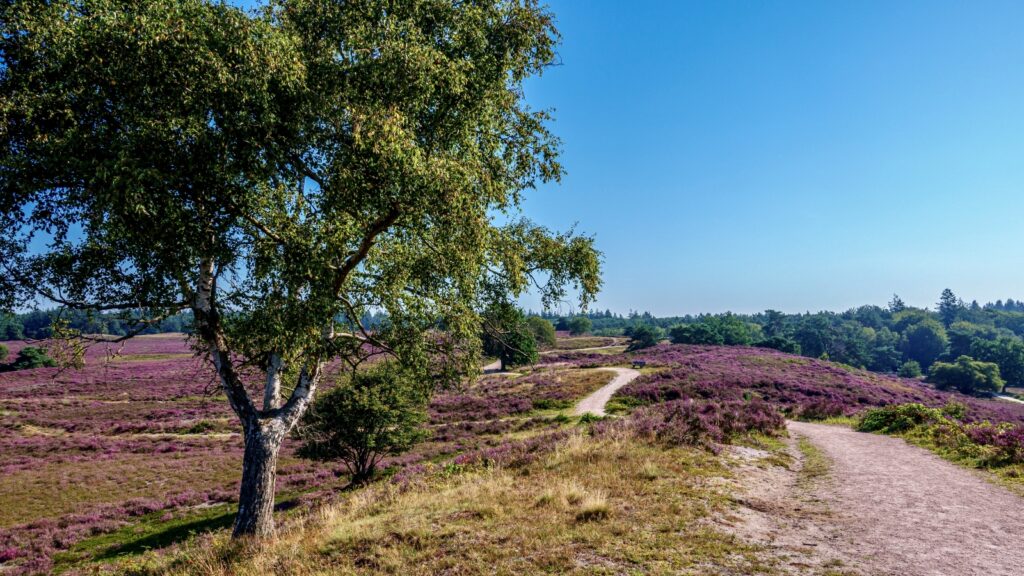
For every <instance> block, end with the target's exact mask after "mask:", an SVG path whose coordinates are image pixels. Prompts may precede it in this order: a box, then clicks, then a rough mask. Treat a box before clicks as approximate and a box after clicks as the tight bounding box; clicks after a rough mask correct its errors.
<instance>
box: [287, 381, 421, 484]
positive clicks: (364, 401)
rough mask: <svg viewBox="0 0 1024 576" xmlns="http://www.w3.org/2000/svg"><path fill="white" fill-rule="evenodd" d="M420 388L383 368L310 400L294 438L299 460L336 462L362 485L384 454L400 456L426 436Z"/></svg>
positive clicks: (371, 474)
mask: <svg viewBox="0 0 1024 576" xmlns="http://www.w3.org/2000/svg"><path fill="white" fill-rule="evenodd" d="M425 405H426V395H425V394H424V391H423V390H422V387H420V386H418V385H417V383H415V382H414V381H413V380H412V378H411V377H410V376H409V375H408V374H406V373H404V372H402V371H401V370H400V369H398V368H397V367H395V366H392V365H390V364H384V365H382V366H379V367H377V368H374V369H373V370H370V371H367V372H360V373H356V374H354V375H352V377H351V378H350V379H349V380H348V382H344V383H342V384H340V385H339V386H338V387H336V388H334V389H332V390H330V391H328V392H327V393H326V394H323V395H322V396H320V397H319V398H318V399H317V400H315V401H314V402H313V404H312V405H311V406H310V409H309V410H308V411H307V412H306V414H305V416H304V417H303V419H302V422H301V424H300V426H298V427H297V428H296V431H295V435H296V436H297V437H298V438H299V439H300V440H301V441H302V445H301V446H300V447H299V449H298V454H299V456H302V457H304V458H310V459H313V460H328V461H329V460H340V461H341V462H343V463H344V464H345V466H346V468H348V471H349V472H350V473H351V474H352V481H353V482H355V483H362V482H365V481H367V480H369V479H370V478H372V477H373V474H374V472H375V471H376V467H377V463H378V462H380V460H381V459H382V458H383V457H385V456H391V455H396V454H401V453H402V452H405V451H406V450H408V449H409V448H411V447H412V446H413V445H414V444H415V443H416V442H418V441H420V440H422V439H423V438H425V437H426V436H427V435H428V432H427V431H425V430H424V429H423V428H422V424H423V422H424V421H426V419H427V414H426V408H425Z"/></svg>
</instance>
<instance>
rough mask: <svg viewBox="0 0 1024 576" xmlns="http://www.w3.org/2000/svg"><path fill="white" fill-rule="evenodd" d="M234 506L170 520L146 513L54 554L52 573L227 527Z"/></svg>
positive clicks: (197, 512)
mask: <svg viewBox="0 0 1024 576" xmlns="http://www.w3.org/2000/svg"><path fill="white" fill-rule="evenodd" d="M237 509H238V507H237V506H236V505H235V504H217V505H214V506H209V507H203V508H199V509H195V510H194V511H192V512H189V513H186V514H180V515H178V516H175V517H174V518H172V519H170V520H167V519H165V516H166V512H163V511H159V512H153V513H152V514H147V515H146V516H143V517H141V518H139V521H137V522H135V523H133V524H131V525H129V526H125V527H123V528H121V529H120V530H115V531H114V532H109V533H107V534H100V535H98V536H93V537H92V538H87V539H85V540H81V541H79V542H78V543H76V544H75V545H74V546H72V547H71V549H70V550H68V551H66V552H60V553H58V554H56V555H54V558H53V560H54V573H57V574H59V573H61V572H65V571H67V570H70V569H72V568H81V567H82V565H83V564H84V563H89V562H101V563H102V562H109V561H113V560H120V559H123V558H127V557H130V556H136V555H139V554H143V553H145V552H148V551H150V550H156V549H159V548H164V547H167V546H170V545H171V544H176V543H179V542H184V541H185V540H188V539H190V538H192V537H193V536H195V535H196V534H201V533H204V532H210V531H212V530H221V529H225V528H228V527H230V526H231V523H232V522H233V521H234V518H235V512H236V511H237Z"/></svg>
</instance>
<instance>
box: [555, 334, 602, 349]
mask: <svg viewBox="0 0 1024 576" xmlns="http://www.w3.org/2000/svg"><path fill="white" fill-rule="evenodd" d="M616 342H617V339H615V338H612V337H610V336H570V337H569V338H559V339H558V340H556V342H555V348H556V349H558V350H579V349H580V348H597V347H599V346H611V345H612V344H615V343H616Z"/></svg>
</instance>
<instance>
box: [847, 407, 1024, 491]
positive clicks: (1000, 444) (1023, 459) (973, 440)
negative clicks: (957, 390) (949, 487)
mask: <svg viewBox="0 0 1024 576" xmlns="http://www.w3.org/2000/svg"><path fill="white" fill-rule="evenodd" d="M967 414H968V408H967V407H966V406H964V405H963V404H959V403H950V404H948V405H946V406H945V407H943V408H941V409H939V408H931V407H927V406H924V405H922V404H916V403H909V404H896V405H891V406H883V407H880V408H874V409H871V410H868V411H867V412H865V413H864V414H863V416H862V417H861V418H860V420H859V421H858V423H857V429H858V430H860V431H862V432H879V433H883V434H893V435H898V436H901V437H903V438H906V439H907V440H909V441H911V442H913V443H915V444H918V445H921V446H924V447H926V448H929V449H931V450H933V451H935V452H937V453H938V454H940V455H942V456H944V457H946V458H948V459H950V460H952V461H954V462H958V463H960V464H964V465H967V466H970V467H974V468H981V469H985V470H989V471H992V472H995V473H996V474H997V475H998V476H999V477H1001V478H1003V479H1005V480H1007V481H1008V482H1009V483H1010V484H1012V485H1014V486H1016V487H1017V488H1018V489H1024V425H1022V424H1020V423H1012V422H991V421H989V420H983V421H975V422H969V421H967V420H966V416H967Z"/></svg>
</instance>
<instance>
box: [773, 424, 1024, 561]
mask: <svg viewBox="0 0 1024 576" xmlns="http://www.w3.org/2000/svg"><path fill="white" fill-rule="evenodd" d="M789 429H790V432H791V433H794V434H795V435H798V436H803V437H805V438H807V439H808V440H809V441H810V442H811V444H813V445H814V446H816V447H817V448H818V449H819V450H821V452H823V453H824V454H825V455H826V456H827V457H828V458H829V460H831V469H830V471H829V479H828V480H827V481H826V482H821V483H818V485H817V487H815V488H813V489H811V492H812V497H814V498H815V499H820V500H821V501H822V502H824V503H825V505H826V506H827V507H828V509H829V510H830V514H828V517H813V516H812V517H807V518H804V520H805V522H804V523H805V524H806V523H811V524H814V523H818V524H819V526H818V529H817V530H813V529H812V530H806V529H805V532H806V533H808V534H809V533H813V532H815V531H817V532H818V533H821V534H826V533H827V536H826V537H825V538H824V540H827V541H825V542H822V543H823V544H824V545H826V546H827V547H829V548H833V549H835V550H836V551H838V552H839V554H838V555H839V556H841V557H844V558H845V559H846V560H847V561H846V562H844V564H845V565H846V567H847V568H856V569H857V570H859V571H861V572H863V573H865V574H894V575H895V574H899V575H901V576H933V575H934V576H947V575H956V576H969V575H979V576H981V575H984V576H1009V575H1013V574H1024V546H1022V545H1021V544H1020V543H1021V541H1022V540H1024V499H1021V498H1020V497H1018V496H1016V495H1014V494H1012V493H1010V492H1009V491H1007V490H1005V489H1003V488H1000V487H998V486H995V485H993V484H991V483H989V482H987V481H985V480H984V479H983V478H982V477H981V476H980V475H978V474H976V473H973V472H971V471H969V470H966V469H963V468H960V467H958V466H956V465H954V464H951V463H949V462H946V461H944V460H942V459H940V458H939V457H938V456H935V455H934V454H932V453H930V452H928V451H926V450H923V449H921V448H917V447H915V446H911V445H909V444H907V443H906V442H904V441H903V440H900V439H898V438H891V437H886V436H879V435H876V434H865V433H860V432H855V431H853V430H851V429H849V428H845V427H840V426H826V425H822V424H808V423H804V422H791V423H790V424H789Z"/></svg>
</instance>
